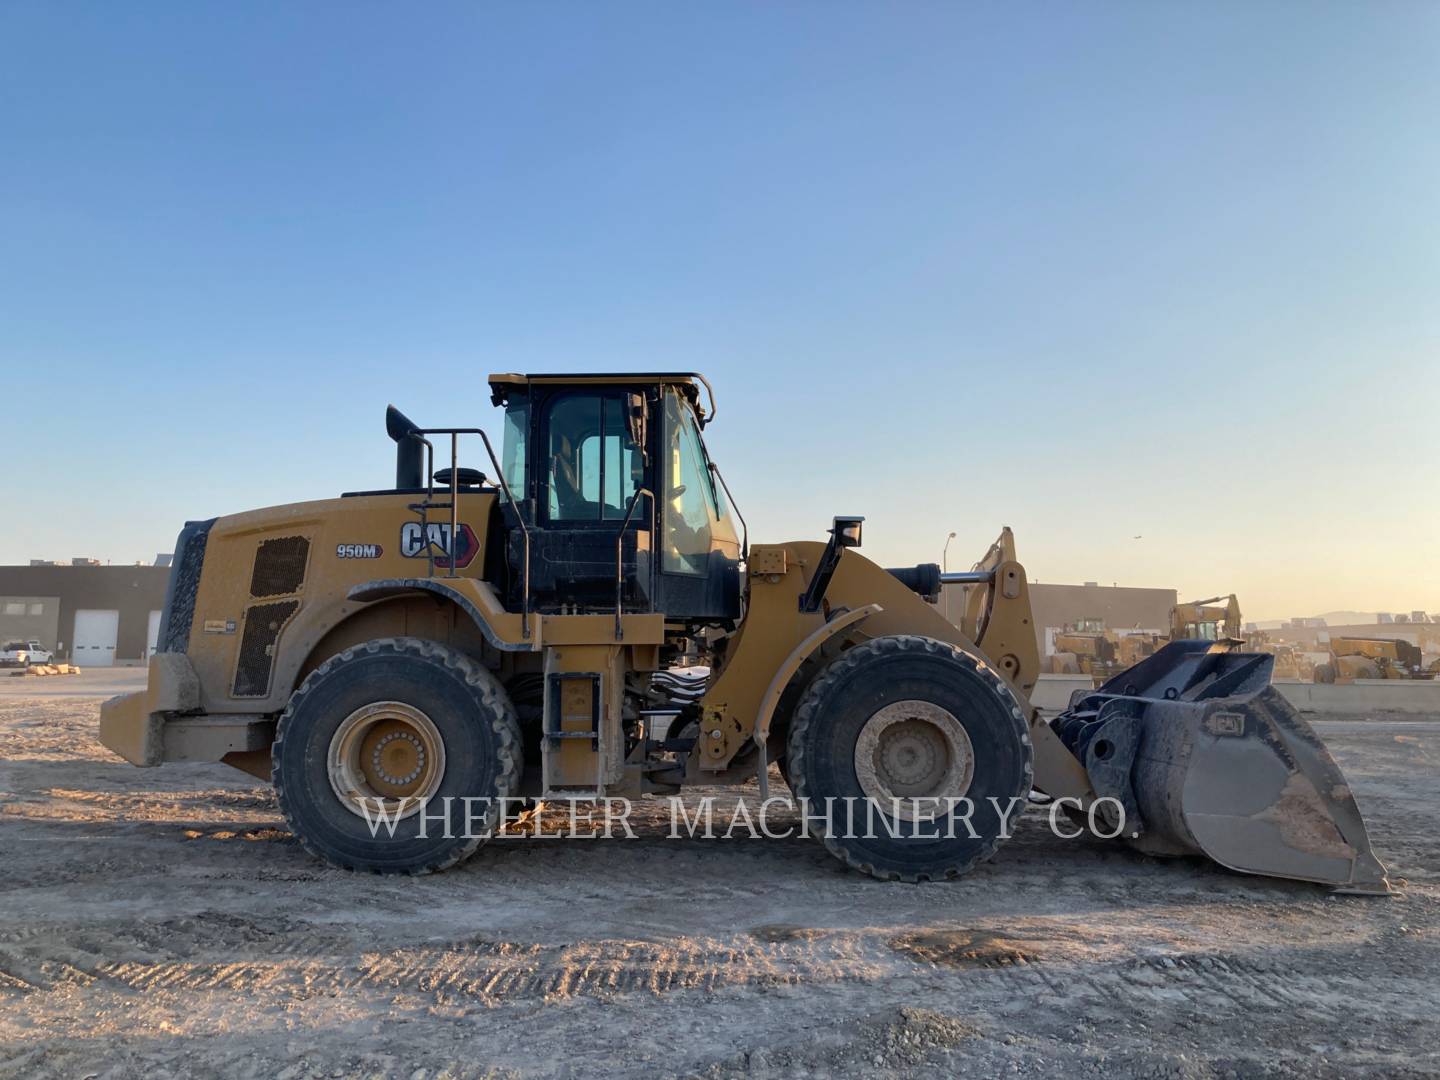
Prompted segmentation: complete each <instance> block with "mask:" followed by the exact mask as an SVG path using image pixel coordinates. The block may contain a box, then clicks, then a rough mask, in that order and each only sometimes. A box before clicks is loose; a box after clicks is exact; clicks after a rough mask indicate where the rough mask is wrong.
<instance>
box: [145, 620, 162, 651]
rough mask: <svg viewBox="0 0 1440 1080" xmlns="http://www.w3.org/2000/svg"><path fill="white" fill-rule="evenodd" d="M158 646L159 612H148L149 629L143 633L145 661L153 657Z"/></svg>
mask: <svg viewBox="0 0 1440 1080" xmlns="http://www.w3.org/2000/svg"><path fill="white" fill-rule="evenodd" d="M159 644H160V612H158V611H152V612H150V628H149V629H148V630H146V631H145V659H146V660H149V659H150V657H152V656H154V655H155V647H156V646H157V645H159Z"/></svg>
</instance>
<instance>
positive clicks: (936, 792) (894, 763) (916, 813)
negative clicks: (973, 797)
mask: <svg viewBox="0 0 1440 1080" xmlns="http://www.w3.org/2000/svg"><path fill="white" fill-rule="evenodd" d="M855 775H856V777H857V779H859V781H860V789H861V790H862V791H863V792H865V794H866V795H867V796H869V797H870V798H871V799H874V800H876V801H877V802H879V803H881V804H882V805H883V806H884V808H885V809H886V810H887V811H889V812H892V813H896V814H897V815H898V816H899V817H901V818H903V819H905V820H914V819H916V818H926V819H928V818H931V817H934V816H935V815H936V813H939V812H943V810H944V809H945V805H944V802H943V800H945V799H959V798H961V797H963V796H964V795H965V793H966V792H967V791H969V790H970V783H971V781H972V780H973V779H974V776H975V749H974V747H973V746H972V745H971V742H970V736H969V735H968V734H967V733H966V731H965V728H964V726H963V725H961V723H960V721H959V720H957V719H956V718H955V716H954V714H953V713H951V712H950V711H949V710H947V709H944V708H941V707H940V706H939V705H936V704H934V703H933V702H929V701H919V700H907V701H896V702H892V703H891V704H889V705H886V706H885V707H884V708H882V709H880V710H878V711H877V712H875V713H874V715H872V716H871V717H870V719H869V720H867V721H866V722H865V726H864V727H863V728H861V729H860V737H859V738H858V739H857V740H856V742H855ZM897 799H898V800H900V804H899V807H898V809H896V808H895V806H894V803H893V801H894V800H897Z"/></svg>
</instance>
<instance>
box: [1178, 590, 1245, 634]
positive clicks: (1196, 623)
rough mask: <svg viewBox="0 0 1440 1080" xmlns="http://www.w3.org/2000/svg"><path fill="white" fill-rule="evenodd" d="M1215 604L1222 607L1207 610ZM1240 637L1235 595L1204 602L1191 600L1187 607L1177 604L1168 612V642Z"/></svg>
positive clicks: (1238, 602) (1237, 604)
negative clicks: (1219, 601)
mask: <svg viewBox="0 0 1440 1080" xmlns="http://www.w3.org/2000/svg"><path fill="white" fill-rule="evenodd" d="M1218 600H1224V601H1225V603H1224V605H1223V606H1220V607H1209V606H1207V605H1210V604H1214V603H1215V602H1216V601H1218ZM1239 637H1240V601H1239V600H1237V599H1235V594H1234V593H1231V594H1230V595H1229V596H1228V597H1226V596H1211V597H1207V598H1206V599H1204V600H1192V601H1190V602H1189V603H1187V604H1176V605H1175V607H1174V609H1172V610H1171V612H1170V639H1171V640H1172V641H1198V640H1204V641H1221V640H1224V639H1226V638H1239Z"/></svg>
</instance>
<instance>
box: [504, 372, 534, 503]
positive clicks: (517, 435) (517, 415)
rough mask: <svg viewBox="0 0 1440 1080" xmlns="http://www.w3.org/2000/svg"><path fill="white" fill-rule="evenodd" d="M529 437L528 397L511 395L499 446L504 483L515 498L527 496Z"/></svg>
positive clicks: (522, 498)
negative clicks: (526, 461)
mask: <svg viewBox="0 0 1440 1080" xmlns="http://www.w3.org/2000/svg"><path fill="white" fill-rule="evenodd" d="M529 437H530V397H529V395H528V394H527V395H525V396H524V397H518V396H517V397H513V398H511V399H510V400H509V401H507V402H506V403H505V441H504V443H503V445H502V447H501V450H500V455H501V461H500V464H501V468H502V469H503V470H504V473H505V483H506V484H508V485H509V486H510V493H511V494H512V495H514V496H515V498H516V499H519V500H524V499H525V498H527V493H526V489H525V452H526V448H527V444H528V442H529Z"/></svg>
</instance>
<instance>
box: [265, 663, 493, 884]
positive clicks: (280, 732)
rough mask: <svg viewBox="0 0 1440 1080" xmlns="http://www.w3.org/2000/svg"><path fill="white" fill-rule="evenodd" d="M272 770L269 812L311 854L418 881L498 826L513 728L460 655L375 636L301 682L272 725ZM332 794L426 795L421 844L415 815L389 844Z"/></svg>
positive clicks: (351, 803)
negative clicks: (275, 802)
mask: <svg viewBox="0 0 1440 1080" xmlns="http://www.w3.org/2000/svg"><path fill="white" fill-rule="evenodd" d="M376 717H378V718H379V719H378V720H377V719H376ZM367 725H368V727H367ZM347 733H349V734H348V735H347ZM271 761H272V764H273V772H272V775H273V778H274V784H275V793H276V796H277V798H278V799H279V802H280V809H281V811H282V812H283V813H284V814H285V820H286V821H288V822H289V824H290V828H291V830H292V831H293V832H294V833H295V835H296V836H297V837H298V838H299V840H300V843H301V844H302V845H303V846H304V847H305V849H306V850H307V851H309V852H310V853H311V854H313V855H316V856H318V857H320V858H322V859H325V860H326V861H328V862H331V863H334V864H335V865H337V866H342V867H345V868H347V869H352V870H372V871H375V872H377V873H388V874H425V873H430V872H432V871H436V870H444V869H446V868H447V867H450V866H453V865H455V864H456V863H458V862H460V861H461V860H462V859H465V858H466V857H468V856H469V855H471V854H473V853H474V851H475V850H476V849H477V848H478V847H479V846H480V845H481V844H482V843H484V841H485V840H486V839H488V838H489V836H490V835H491V833H492V832H493V831H494V830H495V829H496V827H497V826H498V823H499V822H500V819H501V814H502V809H507V807H505V804H504V803H503V802H502V801H501V800H504V799H509V798H511V797H513V795H514V793H515V790H516V787H517V786H518V781H519V777H520V762H521V742H520V727H519V723H518V721H517V720H516V718H515V710H514V708H513V706H512V705H511V704H510V699H509V697H508V696H507V695H506V693H505V690H504V688H503V687H502V686H501V685H500V683H499V682H498V681H497V680H496V679H495V677H494V676H493V675H492V674H491V673H490V672H489V671H488V670H486V669H485V668H484V667H482V666H480V665H479V664H477V663H476V662H475V661H473V660H471V659H470V658H469V657H467V656H465V655H464V654H463V653H459V652H456V651H455V650H453V649H449V648H446V647H445V646H443V645H438V644H436V643H434V642H431V641H423V640H421V639H419V638H382V639H379V640H376V641H369V642H366V643H365V644H363V645H357V646H355V647H354V648H351V649H347V650H345V651H344V652H343V653H341V654H340V655H338V656H334V657H331V658H330V659H329V660H327V661H325V663H323V664H321V665H320V667H319V668H317V669H316V670H315V671H314V672H312V673H311V674H310V676H309V677H308V678H306V680H305V682H304V683H303V684H302V685H301V687H300V689H299V690H297V691H296V692H295V695H294V696H293V697H292V698H291V699H290V704H289V707H288V708H286V710H285V712H284V713H283V714H282V715H281V717H280V721H279V724H278V726H277V728H276V735H275V742H274V745H273V746H272V747H271ZM391 762H398V765H394V764H390V763H391ZM387 768H388V769H391V770H392V772H393V773H394V774H395V775H389V774H387V773H386V772H385V770H386V769H387ZM337 777H339V779H338V780H337ZM342 790H346V791H351V792H353V793H359V794H362V795H364V796H365V797H366V798H367V799H369V800H374V799H377V798H378V797H379V796H384V797H386V798H387V799H388V800H389V802H388V803H387V805H390V806H392V807H404V806H406V805H413V799H412V801H411V803H409V804H407V803H405V802H402V801H401V799H402V797H404V796H402V793H403V792H407V791H413V792H415V798H418V797H419V796H420V795H424V796H427V797H428V800H429V802H428V805H427V806H426V807H425V809H424V813H423V816H424V821H423V825H424V831H425V834H426V835H424V836H421V835H420V832H421V826H422V814H421V813H416V812H412V813H411V814H410V816H408V817H403V818H401V819H400V820H399V821H398V822H397V823H396V824H395V827H394V832H393V835H392V834H391V832H390V831H389V829H388V827H380V828H379V829H377V830H375V831H372V829H371V827H370V823H369V822H367V821H366V818H365V817H364V816H362V814H361V813H360V812H358V809H357V808H355V799H354V797H353V795H352V797H351V798H349V799H347V798H344V797H342V795H341V791H342ZM377 793H378V795H377ZM446 797H450V803H449V805H448V806H447V804H446V802H445V799H446ZM467 797H472V801H471V803H470V806H469V811H470V813H469V815H468V819H467V807H466V804H465V801H464V800H465V799H466V798H467ZM366 805H367V806H370V807H374V806H377V805H378V803H377V802H374V801H367V802H366ZM516 805H518V804H516ZM513 808H514V807H508V809H513ZM372 814H373V810H372Z"/></svg>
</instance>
